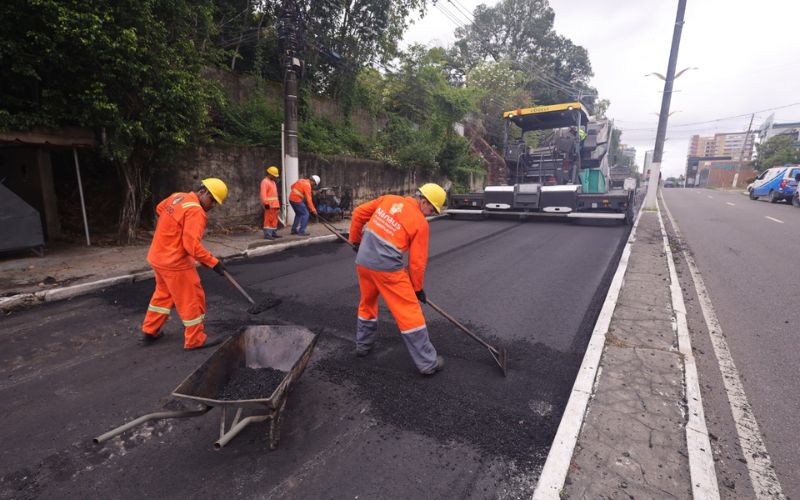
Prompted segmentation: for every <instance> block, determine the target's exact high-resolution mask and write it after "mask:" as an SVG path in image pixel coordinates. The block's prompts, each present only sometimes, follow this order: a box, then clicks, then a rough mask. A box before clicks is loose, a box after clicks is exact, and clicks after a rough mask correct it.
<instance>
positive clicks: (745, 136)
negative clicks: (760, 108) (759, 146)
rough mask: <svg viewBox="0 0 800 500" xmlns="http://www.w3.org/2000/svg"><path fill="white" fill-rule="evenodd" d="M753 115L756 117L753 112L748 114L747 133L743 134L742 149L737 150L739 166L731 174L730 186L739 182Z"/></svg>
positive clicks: (734, 185)
mask: <svg viewBox="0 0 800 500" xmlns="http://www.w3.org/2000/svg"><path fill="white" fill-rule="evenodd" d="M755 117H756V114H755V113H753V114H751V115H750V124H749V125H748V126H747V133H746V134H744V142H743V143H742V149H741V150H740V151H739V167H738V168H737V169H736V175H734V176H733V185H732V186H731V187H736V184H738V182H739V174H741V173H742V165H743V164H744V148H746V147H747V139H749V138H750V131H751V130H752V129H753V118H755ZM750 153H751V155H752V148H751V150H750ZM751 158H752V156H751Z"/></svg>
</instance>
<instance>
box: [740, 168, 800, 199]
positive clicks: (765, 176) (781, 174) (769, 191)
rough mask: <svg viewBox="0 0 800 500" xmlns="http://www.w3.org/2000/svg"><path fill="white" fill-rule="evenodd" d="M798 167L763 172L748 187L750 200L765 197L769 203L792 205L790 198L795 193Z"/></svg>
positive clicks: (799, 172) (771, 169)
mask: <svg viewBox="0 0 800 500" xmlns="http://www.w3.org/2000/svg"><path fill="white" fill-rule="evenodd" d="M798 174H800V167H792V166H785V167H772V168H768V169H767V170H764V171H763V172H762V173H761V175H759V176H758V177H756V180H754V181H753V182H752V183H751V184H750V185H749V186H747V192H748V193H749V194H750V199H751V200H757V199H759V198H760V197H762V196H766V197H767V198H768V199H769V201H770V203H777V202H779V201H781V200H785V201H786V202H787V203H792V198H794V194H795V192H796V191H797V179H796V177H797V175H798Z"/></svg>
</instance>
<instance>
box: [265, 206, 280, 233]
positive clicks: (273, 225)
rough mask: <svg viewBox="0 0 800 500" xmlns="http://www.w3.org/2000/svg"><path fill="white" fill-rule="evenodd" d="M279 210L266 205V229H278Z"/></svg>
mask: <svg viewBox="0 0 800 500" xmlns="http://www.w3.org/2000/svg"><path fill="white" fill-rule="evenodd" d="M278 210H279V209H277V208H269V207H264V229H273V230H276V229H278Z"/></svg>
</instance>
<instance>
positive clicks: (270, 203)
mask: <svg viewBox="0 0 800 500" xmlns="http://www.w3.org/2000/svg"><path fill="white" fill-rule="evenodd" d="M277 180H278V167H276V166H274V165H273V166H271V167H269V168H268V169H267V176H266V177H264V179H262V180H261V206H263V207H264V226H263V230H264V239H265V240H274V239H275V238H280V237H281V236H280V235H279V234H278V210H279V209H280V203H278V185H277V184H276V183H275V181H277Z"/></svg>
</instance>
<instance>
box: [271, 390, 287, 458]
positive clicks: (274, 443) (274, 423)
mask: <svg viewBox="0 0 800 500" xmlns="http://www.w3.org/2000/svg"><path fill="white" fill-rule="evenodd" d="M285 408H286V400H285V399H284V400H283V402H282V403H281V405H280V407H279V408H278V409H277V410H276V411H275V416H273V417H272V419H270V421H269V449H270V450H274V449H276V448H277V447H278V442H279V441H280V439H281V422H283V410H284V409H285Z"/></svg>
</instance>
